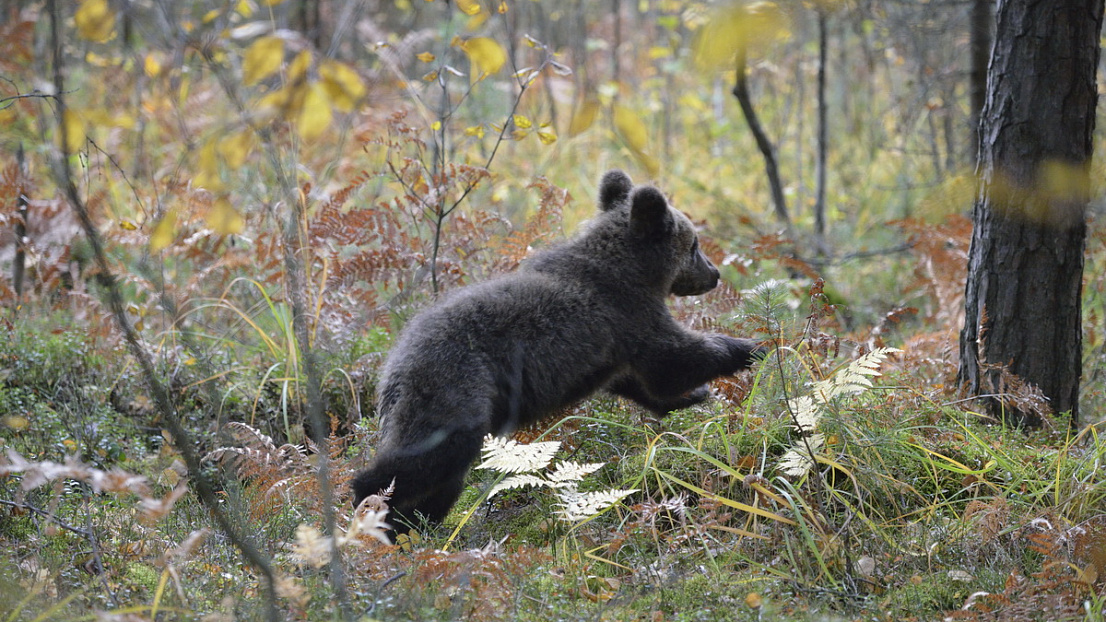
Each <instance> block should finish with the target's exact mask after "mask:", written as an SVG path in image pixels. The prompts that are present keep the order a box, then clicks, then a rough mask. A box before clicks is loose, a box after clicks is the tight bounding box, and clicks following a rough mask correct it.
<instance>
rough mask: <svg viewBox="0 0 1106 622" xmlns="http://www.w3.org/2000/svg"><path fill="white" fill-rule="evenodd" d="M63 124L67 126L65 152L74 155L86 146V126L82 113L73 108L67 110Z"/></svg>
mask: <svg viewBox="0 0 1106 622" xmlns="http://www.w3.org/2000/svg"><path fill="white" fill-rule="evenodd" d="M61 122H62V123H63V124H64V125H65V150H66V152H68V153H73V152H75V151H78V150H80V148H81V147H82V146H84V139H85V126H84V119H82V118H81V115H80V113H78V112H77V111H76V110H73V109H72V108H66V109H65V115H64V116H63V117H62V120H61Z"/></svg>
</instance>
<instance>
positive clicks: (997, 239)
mask: <svg viewBox="0 0 1106 622" xmlns="http://www.w3.org/2000/svg"><path fill="white" fill-rule="evenodd" d="M1102 15H1103V0H1057V1H1055V2H1047V3H1042V2H1036V1H1035V0H1004V1H1003V2H1000V4H999V5H998V10H997V12H996V19H995V25H996V29H995V43H994V52H993V54H992V56H991V61H990V68H989V74H988V80H987V84H988V93H987V101H986V104H985V106H984V107H983V111H982V117H981V123H980V137H981V148H980V151H979V156H980V158H979V164H978V171H979V175H980V189H979V194H978V198H977V199H976V202H975V206H974V208H973V220H974V222H975V230H974V232H973V234H972V245H971V250H970V252H969V257H968V273H969V274H968V282H967V286H966V289H965V312H966V313H965V324H964V329H963V331H962V332H961V334H960V372H959V379H960V383H961V385H962V386H963V387H964V388H966V389H967V390H968V391H969V393H970V394H972V395H983V396H987V397H985V399H984V402H985V406H986V407H987V409H988V411H989V412H990V413H991V414H992V415H993V416H996V417H1003V418H1004V419H1005V420H1006V421H1007V422H1010V423H1012V424H1014V425H1024V426H1037V425H1040V424H1041V423H1042V419H1041V416H1042V414H1043V413H1044V412H1046V411H1047V410H1052V411H1054V412H1066V411H1070V412H1071V415H1072V416H1071V422H1072V424H1073V425H1075V424H1076V422H1077V421H1078V416H1079V377H1080V374H1081V372H1082V332H1081V331H1082V325H1081V323H1082V317H1081V308H1080V291H1081V287H1082V277H1083V247H1084V242H1085V238H1086V222H1085V220H1084V218H1085V216H1084V213H1085V210H1086V205H1087V202H1088V196H1089V178H1088V169H1089V164H1090V160H1091V155H1092V153H1093V141H1092V138H1093V134H1094V126H1095V105H1096V103H1097V86H1096V84H1095V78H1096V70H1097V67H1098V61H1099V40H1098V37H1099V32H1100V31H1101V27H1102ZM1011 374H1013V376H1011ZM1022 382H1024V383H1028V384H1029V385H1032V386H1035V387H1037V388H1039V389H1040V392H1041V393H1042V394H1043V395H1044V397H1046V398H1047V399H1048V400H1049V404H1048V406H1046V407H1044V408H1040V407H1036V406H1034V405H1033V400H1032V398H1031V394H1029V393H1027V392H1026V391H1024V390H1022V389H1021V387H1020V384H1021V383H1022ZM995 394H1002V395H998V396H995ZM1049 407H1050V408H1049Z"/></svg>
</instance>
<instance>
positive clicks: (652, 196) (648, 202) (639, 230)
mask: <svg viewBox="0 0 1106 622" xmlns="http://www.w3.org/2000/svg"><path fill="white" fill-rule="evenodd" d="M667 225H668V199H666V198H664V195H663V194H661V191H660V190H657V189H656V188H654V187H652V186H640V187H638V188H635V189H634V194H633V197H632V198H631V199H630V228H631V229H632V230H633V232H634V233H636V234H638V235H648V236H651V235H656V234H659V233H663V232H664V231H665V230H666V227H667Z"/></svg>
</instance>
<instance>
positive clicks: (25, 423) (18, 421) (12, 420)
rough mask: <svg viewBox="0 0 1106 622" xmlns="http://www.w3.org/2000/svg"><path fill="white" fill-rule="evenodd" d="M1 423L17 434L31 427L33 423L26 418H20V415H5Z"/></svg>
mask: <svg viewBox="0 0 1106 622" xmlns="http://www.w3.org/2000/svg"><path fill="white" fill-rule="evenodd" d="M0 423H3V424H4V425H5V426H7V427H9V428H11V429H13V430H15V431H16V432H22V431H23V430H26V429H27V428H29V427H31V422H30V421H29V420H28V419H27V418H26V417H20V416H19V415H5V416H4V417H3V418H2V419H0Z"/></svg>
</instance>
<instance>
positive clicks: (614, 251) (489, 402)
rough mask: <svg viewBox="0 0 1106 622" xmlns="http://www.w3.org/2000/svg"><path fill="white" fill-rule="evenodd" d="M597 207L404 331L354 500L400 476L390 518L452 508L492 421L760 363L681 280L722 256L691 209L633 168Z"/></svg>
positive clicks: (677, 394)
mask: <svg viewBox="0 0 1106 622" xmlns="http://www.w3.org/2000/svg"><path fill="white" fill-rule="evenodd" d="M598 208H599V209H598V213H597V214H596V216H595V217H594V218H593V219H592V220H591V221H589V222H588V223H586V224H585V225H584V226H583V227H582V231H581V232H580V233H578V234H577V235H576V236H574V237H573V238H571V239H570V240H568V241H565V242H562V243H560V244H557V245H554V246H552V247H550V248H548V249H546V250H543V251H539V252H537V253H535V254H533V255H532V256H531V257H529V258H528V259H526V260H524V261H523V262H522V264H521V266H520V267H519V268H518V269H517V270H516V271H514V272H512V273H509V274H506V275H502V276H499V277H495V278H492V279H490V280H488V281H485V282H482V283H479V284H473V285H468V286H465V287H462V288H459V289H457V290H455V291H453V292H452V293H450V294H448V295H446V296H444V297H443V298H442V299H441V300H440V301H439V302H437V303H436V304H433V305H431V306H430V307H428V308H427V309H425V310H423V311H421V312H420V313H418V314H416V315H415V316H414V317H413V318H412V319H411V320H410V321H409V322H408V323H407V325H406V326H405V327H404V328H403V329H402V330H401V331H400V334H399V337H398V339H397V342H396V344H395V345H394V347H393V348H392V350H391V352H390V353H389V355H388V357H387V359H386V361H385V363H384V367H383V370H382V372H381V377H380V380H379V383H378V387H377V412H378V416H379V430H380V434H379V438H380V440H379V445H378V447H377V448H376V452H375V455H374V456H373V457H372V458H371V460H370V462H369V465H368V467H367V468H366V469H365V470H364V471H362V472H361V473H359V474H358V475H357V476H356V478H355V479H354V480H353V483H352V487H353V500H354V507H357V506H359V505H360V503H361V501H362V500H363V499H365V498H366V497H368V496H370V495H376V494H378V493H380V492H381V491H383V490H386V489H388V488H389V486H393V488H392V491H391V497H390V500H389V501H388V504H389V509H390V511H389V515H388V519H389V521H390V523H391V524H392V525H393V527H395V526H396V522H395V519H399V520H400V521H401V522H403V523H405V524H406V525H408V526H410V525H412V524H414V521H417V520H419V517H420V516H421V517H422V518H423V519H425V520H427V521H429V522H430V523H440V522H441V521H442V520H443V519H444V518H445V517H446V515H447V514H448V513H449V511H450V509H451V508H452V507H453V504H454V503H455V502H456V501H457V498H458V497H459V496H460V494H461V492H462V490H463V487H464V480H465V476H466V475H467V473H468V471H469V468H470V466H471V465H472V463H473V462H474V461H475V460H476V459H477V457H478V456H479V454H480V448H481V446H482V444H483V439H484V437H485V436H486V435H488V434H495V435H500V436H504V435H509V434H511V433H512V432H514V431H515V430H516V429H518V428H519V427H522V426H526V425H528V424H531V423H534V422H537V421H540V420H542V419H545V418H548V417H552V416H555V415H557V414H558V413H560V412H562V411H563V410H564V409H565V408H566V407H569V406H571V405H573V404H574V403H576V402H579V401H581V400H583V399H584V398H586V397H588V396H589V395H592V394H593V393H595V392H597V391H599V390H601V389H606V390H608V391H610V392H612V393H615V394H617V395H620V396H623V397H626V398H628V399H630V400H632V401H634V402H637V403H638V404H640V405H642V406H643V407H645V408H647V409H648V410H650V411H652V412H653V413H656V414H658V415H660V416H664V415H666V414H668V413H669V412H671V411H673V410H677V409H681V408H686V407H688V406H692V405H694V404H697V403H699V402H702V401H703V400H705V399H706V398H707V397H708V396H709V394H710V391H709V388H708V385H707V383H709V382H710V381H711V380H712V379H714V378H717V377H719V376H723V375H727V374H733V373H736V372H738V371H740V370H743V369H747V368H749V367H750V366H751V365H752V364H753V363H754V362H755V360H757V359H758V358H760V357H762V356H763V355H764V353H765V349H764V348H763V347H761V346H760V345H759V344H758V343H757V342H756V341H754V340H751V339H740V338H736V337H731V336H729V335H723V334H712V333H702V332H696V331H692V330H690V329H688V328H685V327H684V326H682V325H681V324H679V323H678V322H677V321H676V319H675V318H674V317H673V316H672V314H671V312H670V311H669V308H668V305H667V302H666V300H667V298H668V296H669V295H675V296H694V295H697V294H702V293H705V292H707V291H710V290H711V289H713V288H714V287H715V286H716V285H717V284H718V280H719V273H718V269H717V268H716V267H715V266H714V265H713V264H712V263H711V261H710V260H709V259H708V258H707V256H706V255H705V254H704V253H703V251H702V249H701V248H700V247H699V239H698V235H697V234H696V232H695V227H694V226H693V225H692V223H691V221H690V220H689V219H688V218H687V216H685V215H684V214H683V213H681V212H680V211H678V210H676V209H675V208H673V207H672V206H670V205H669V203H668V200H667V199H666V198H665V196H664V195H663V194H662V193H661V192H660V191H659V190H658V189H656V188H655V187H652V186H644V185H643V186H635V185H634V184H633V182H632V181H631V179H630V177H629V176H628V175H627V174H626V173H624V172H623V171H620V170H612V171H608V172H607V173H606V174H605V175H604V176H603V177H602V179H601V181H600V184H599V197H598Z"/></svg>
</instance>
